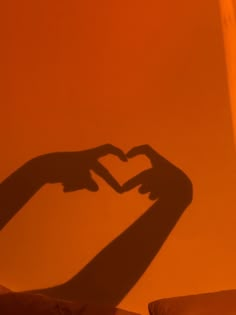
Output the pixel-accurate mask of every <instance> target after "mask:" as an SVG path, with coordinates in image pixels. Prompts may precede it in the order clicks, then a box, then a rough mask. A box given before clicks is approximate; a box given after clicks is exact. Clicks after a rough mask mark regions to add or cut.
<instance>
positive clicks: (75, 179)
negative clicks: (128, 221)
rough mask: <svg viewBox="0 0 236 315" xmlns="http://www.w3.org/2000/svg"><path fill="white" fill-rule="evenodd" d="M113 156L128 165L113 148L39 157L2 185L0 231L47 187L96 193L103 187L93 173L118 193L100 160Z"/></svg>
mask: <svg viewBox="0 0 236 315" xmlns="http://www.w3.org/2000/svg"><path fill="white" fill-rule="evenodd" d="M107 154H112V155H115V156H117V157H118V158H119V159H120V160H122V161H127V157H126V156H125V154H124V153H123V152H122V151H121V150H120V149H118V148H116V147H115V146H113V145H111V144H105V145H102V146H99V147H96V148H93V149H89V150H85V151H78V152H56V153H49V154H45V155H41V156H38V157H36V158H34V159H32V160H30V161H28V162H27V163H25V164H24V165H23V166H22V167H20V168H19V169H17V170H16V171H15V172H14V173H13V174H11V175H10V176H9V177H7V178H6V179H5V180H4V181H3V182H2V183H1V184H0V214H1V215H0V230H1V229H3V228H4V226H6V225H7V224H8V222H9V221H10V220H11V219H12V218H13V217H14V215H16V213H17V212H18V211H19V210H20V209H21V208H22V207H23V206H24V205H25V204H26V202H28V201H29V200H30V199H31V198H32V197H33V195H34V194H35V193H36V192H37V191H38V190H39V189H40V188H41V187H42V186H43V185H45V184H48V183H60V184H62V185H63V190H64V192H71V191H75V190H80V189H87V190H89V191H93V192H96V191H97V190H98V189H99V187H98V185H97V183H96V182H95V181H94V179H93V178H92V176H91V174H90V171H91V170H92V171H94V172H95V173H96V174H97V175H99V176H100V177H102V178H103V179H104V180H105V181H106V182H107V183H108V185H110V186H111V187H112V188H113V189H114V190H115V191H117V192H119V193H121V187H120V184H119V183H118V182H117V180H116V179H115V178H114V177H113V176H112V174H110V173H109V171H108V170H107V169H106V168H105V167H104V166H103V165H102V164H101V163H99V162H98V159H99V158H101V157H103V156H105V155H107Z"/></svg>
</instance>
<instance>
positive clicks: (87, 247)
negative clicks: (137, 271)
mask: <svg viewBox="0 0 236 315" xmlns="http://www.w3.org/2000/svg"><path fill="white" fill-rule="evenodd" d="M0 12H1V13H0V14H1V18H0V21H1V22H0V23H1V31H0V32H1V38H3V41H2V49H1V51H0V56H1V59H0V60H1V72H0V79H1V86H0V89H1V93H0V98H1V107H0V120H1V135H0V137H1V156H0V163H1V165H2V166H1V169H0V176H1V177H0V178H1V179H4V178H5V177H6V176H7V175H9V174H10V173H11V172H13V171H14V170H15V169H16V168H17V167H18V166H20V165H21V164H22V163H24V162H25V161H26V160H29V159H30V158H32V157H34V156H36V155H38V154H42V153H46V152H53V151H60V150H63V151H66V150H82V149H85V148H89V147H93V146H97V145H99V144H102V143H107V142H111V143H113V144H115V145H117V146H119V147H121V148H123V149H124V150H125V151H126V150H128V149H129V148H131V147H132V146H134V145H137V144H142V143H149V144H151V145H152V146H153V147H154V148H155V149H156V150H158V151H159V152H160V153H161V154H163V155H164V156H165V157H166V158H168V159H169V160H171V161H172V162H173V163H174V164H176V165H178V166H179V167H180V168H182V169H183V170H185V172H186V173H187V174H188V175H189V176H190V178H191V179H192V181H193V184H194V201H193V204H192V205H191V206H190V207H189V208H188V209H187V211H186V212H185V214H184V215H183V216H182V218H181V220H180V221H179V222H178V225H177V226H176V228H175V229H174V231H173V232H172V233H171V235H170V237H169V238H168V240H167V241H166V242H165V244H164V246H163V247H162V249H161V251H160V252H159V254H158V255H157V256H156V258H155V259H154V260H153V262H152V263H151V265H150V267H149V268H148V270H147V271H146V272H145V274H144V275H143V277H142V278H141V279H140V280H139V281H138V283H137V284H136V285H135V287H134V288H133V289H132V290H131V291H130V293H129V294H128V295H127V296H126V297H125V298H124V300H123V301H122V303H121V305H120V306H121V307H123V308H127V309H130V310H133V311H137V312H142V313H144V314H145V313H147V303H148V302H149V301H151V300H154V299H157V298H161V297H167V296H174V295H178V294H191V293H198V292H205V291H215V290H221V289H230V288H235V283H236V273H235V264H236V255H235V224H236V214H235V203H236V195H235V184H236V172H235V171H236V169H235V156H234V147H233V131H232V126H231V111H230V102H229V95H228V86H227V77H226V67H225V61H224V60H225V59H224V47H223V38H222V30H221V24H220V23H221V21H220V12H219V8H218V5H217V2H216V1H215V0H214V1H213V0H208V1H205V0H195V1H188V0H178V1H172V3H171V4H170V2H169V1H166V2H165V1H157V0H147V1H145V2H144V1H139V0H130V1H124V0H120V1H109V0H101V1H94V0H88V1H75V0H71V1H62V0H57V1H55V0H50V1H46V0H44V1H29V0H22V1H14V0H9V1H2V3H1V4H0ZM104 163H105V164H106V165H109V167H110V169H111V170H113V172H114V174H116V175H117V177H118V178H119V179H120V180H124V179H125V178H128V177H130V176H131V174H135V173H136V172H137V171H138V170H142V169H143V167H144V166H146V165H147V163H146V161H145V160H143V159H137V161H136V163H135V161H134V162H130V164H129V168H127V167H128V166H127V165H125V166H124V165H123V164H121V163H120V162H119V161H116V160H115V159H113V158H106V159H105V160H104ZM98 181H99V182H100V184H101V185H100V186H101V189H100V191H99V192H98V193H96V194H92V193H89V192H86V191H82V192H81V191H80V192H76V193H71V194H63V193H62V191H61V187H60V186H57V185H55V186H49V185H48V186H45V187H44V188H43V189H42V190H41V191H40V192H39V193H38V194H37V195H36V196H35V197H34V198H33V199H32V200H31V201H30V202H29V203H28V204H27V205H26V206H25V207H24V208H23V209H22V211H21V212H20V213H19V214H17V216H16V217H14V219H13V220H12V221H11V222H10V223H9V224H8V225H7V226H6V227H5V228H4V230H3V231H1V235H0V250H1V259H0V279H1V280H0V282H1V283H2V284H3V285H5V286H9V287H11V288H12V289H15V290H19V291H21V290H29V289H35V288H43V287H48V286H53V285H56V284H59V283H62V282H65V281H66V280H68V279H69V278H70V277H72V276H73V275H74V274H76V273H77V272H78V271H79V270H80V269H81V268H82V267H83V266H85V265H86V264H87V263H88V262H89V261H90V260H91V259H92V258H93V257H94V255H96V253H98V252H99V251H100V250H101V249H102V248H103V247H104V246H106V244H108V243H109V242H110V241H111V240H112V239H114V238H115V237H116V236H117V235H118V234H119V233H120V232H122V231H123V230H124V229H125V228H126V227H128V226H129V225H130V224H131V223H132V222H133V221H134V220H135V219H136V218H138V217H139V216H140V215H141V214H142V213H143V212H145V210H146V209H147V208H148V206H149V205H150V202H149V201H148V200H147V199H146V197H145V196H142V195H139V194H138V193H137V191H136V190H134V191H131V192H129V193H127V194H126V195H122V196H120V195H117V194H116V193H114V192H113V191H112V190H111V189H110V188H109V187H107V186H106V185H105V184H104V183H103V182H102V181H100V180H99V179H98Z"/></svg>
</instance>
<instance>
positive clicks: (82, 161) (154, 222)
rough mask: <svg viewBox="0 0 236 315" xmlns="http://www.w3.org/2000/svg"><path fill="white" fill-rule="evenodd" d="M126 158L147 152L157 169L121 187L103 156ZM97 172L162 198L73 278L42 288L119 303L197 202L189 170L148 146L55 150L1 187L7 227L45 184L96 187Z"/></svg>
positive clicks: (66, 295) (93, 300)
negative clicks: (189, 208)
mask: <svg viewBox="0 0 236 315" xmlns="http://www.w3.org/2000/svg"><path fill="white" fill-rule="evenodd" d="M110 153H111V154H114V155H117V156H118V157H119V158H120V159H121V160H126V159H127V158H128V159H130V158H133V157H135V156H137V155H140V154H142V155H145V156H147V157H148V159H149V160H150V162H151V165H152V167H151V168H149V169H147V170H144V171H142V172H141V173H139V174H137V175H135V176H134V177H132V178H131V179H128V180H127V181H126V182H125V183H124V184H123V185H122V186H121V185H120V184H119V183H118V181H117V180H116V179H115V178H114V176H113V175H112V174H111V173H110V172H109V171H108V170H107V169H106V168H105V167H104V166H103V165H102V164H101V163H99V162H98V159H99V158H101V157H102V156H104V155H106V154H110ZM90 170H93V171H94V172H95V173H97V174H98V175H99V176H101V177H103V179H104V180H105V181H106V182H107V183H108V184H109V185H111V186H112V187H113V188H114V189H115V190H117V191H118V192H119V193H123V192H126V191H129V190H130V189H133V188H134V187H137V186H139V191H140V193H149V198H150V199H152V200H156V199H158V201H156V202H155V203H154V204H153V205H152V206H151V207H150V208H149V209H148V210H147V211H146V212H145V213H144V214H143V215H142V216H141V217H140V218H139V219H137V220H136V221H135V222H134V223H133V224H132V225H131V226H130V227H129V228H128V229H126V230H125V231H124V232H123V233H121V234H120V235H119V236H117V238H116V239H114V240H113V241H112V242H111V243H109V244H108V245H107V246H106V247H105V248H104V249H103V250H102V251H101V252H100V253H98V255H96V256H95V257H94V258H93V259H92V260H91V261H90V262H89V263H88V264H87V265H86V266H85V267H84V268H83V269H82V270H81V271H80V272H79V273H78V274H77V275H75V276H74V277H73V278H72V279H71V280H69V281H68V282H66V283H64V284H61V285H58V286H55V287H52V288H46V289H41V290H34V291H32V292H35V293H43V294H47V295H50V296H52V297H57V298H63V299H69V300H81V301H85V302H89V303H105V304H107V305H111V306H116V305H118V304H119V303H120V302H121V300H122V299H123V298H124V297H125V295H126V294H127V293H128V292H129V290H130V289H131V288H132V287H133V286H134V285H135V283H136V282H137V281H138V279H139V278H140V277H141V276H142V274H143V273H144V272H145V270H146V269H147V267H148V266H149V264H150V263H151V261H152V260H153V259H154V257H155V256H156V254H157V253H158V251H159V250H160V248H161V246H162V245H163V244H164V242H165V240H166V238H167V237H168V235H169V234H170V232H171V231H172V229H173V228H174V226H175V224H176V223H177V221H178V219H179V218H180V216H181V215H182V213H183V212H184V210H185V209H186V207H187V206H188V205H189V204H190V203H191V201H192V184H191V181H190V180H189V178H188V177H187V176H186V174H185V173H184V172H183V171H181V170H180V169H179V168H177V167H176V166H174V165H173V164H172V163H170V162H169V161H168V160H166V159H165V158H163V157H162V156H161V155H159V154H158V153H157V152H155V151H154V150H153V149H152V148H151V147H150V146H148V145H143V146H139V147H135V148H133V149H131V150H130V151H129V152H128V153H127V155H125V154H124V153H123V152H122V151H121V150H120V149H117V148H115V147H113V146H111V145H105V146H101V147H98V148H95V149H90V150H86V151H82V152H60V153H50V154H47V155H44V156H40V157H37V158H35V159H33V160H31V161H29V162H27V163H26V164H25V165H23V166H22V167H21V168H19V169H18V170H16V171H15V172H14V173H13V174H12V175H10V176H9V177H8V178H7V179H6V180H5V181H3V182H2V184H1V187H0V206H1V209H4V211H3V213H1V225H0V227H1V228H3V227H4V226H5V225H6V224H7V223H8V222H9V220H10V219H11V218H12V217H13V216H14V215H15V214H16V213H17V212H18V211H19V210H20V209H21V208H22V206H23V205H24V204H25V203H26V202H27V201H28V200H29V199H30V198H31V197H32V196H33V195H34V194H35V193H36V192H37V191H38V190H39V189H40V188H41V187H42V186H43V185H44V184H45V183H62V184H63V185H64V187H67V188H68V191H73V190H77V189H83V188H86V189H89V190H91V191H97V189H98V186H97V183H96V182H95V181H94V180H93V178H92V177H91V174H90Z"/></svg>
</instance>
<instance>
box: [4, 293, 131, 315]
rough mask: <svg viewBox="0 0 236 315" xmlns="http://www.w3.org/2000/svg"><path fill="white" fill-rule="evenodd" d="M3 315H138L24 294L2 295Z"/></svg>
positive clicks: (111, 308)
mask: <svg viewBox="0 0 236 315" xmlns="http://www.w3.org/2000/svg"><path fill="white" fill-rule="evenodd" d="M0 314H1V315H137V314H134V313H131V312H128V311H125V310H121V309H117V308H115V307H108V306H96V305H90V304H85V303H80V302H70V301H65V300H59V299H54V298H50V297H48V296H45V295H39V294H31V293H24V292H8V293H5V294H1V295H0Z"/></svg>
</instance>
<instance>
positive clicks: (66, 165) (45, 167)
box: [36, 144, 187, 200]
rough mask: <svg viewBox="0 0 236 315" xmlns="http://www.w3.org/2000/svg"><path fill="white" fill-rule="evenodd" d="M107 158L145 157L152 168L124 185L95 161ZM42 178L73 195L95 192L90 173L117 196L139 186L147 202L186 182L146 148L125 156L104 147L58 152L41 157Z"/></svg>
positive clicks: (174, 168)
mask: <svg viewBox="0 0 236 315" xmlns="http://www.w3.org/2000/svg"><path fill="white" fill-rule="evenodd" d="M108 154H112V155H115V156H117V157H118V158H119V159H120V160H121V161H124V162H127V161H128V159H130V158H133V157H135V156H138V155H140V154H142V155H145V156H147V157H148V159H149V160H150V162H151V168H150V169H146V170H144V171H142V172H141V173H139V174H137V175H136V176H134V177H133V178H131V179H129V180H128V181H127V182H126V183H124V184H123V185H120V184H119V182H118V181H117V180H116V178H115V177H114V176H113V175H112V174H111V173H110V171H109V170H108V169H107V168H105V167H104V166H103V165H102V164H101V163H100V162H99V161H98V159H99V158H101V157H104V156H106V155H108ZM36 159H39V160H40V161H41V162H42V163H41V169H42V172H41V173H42V174H45V182H47V183H61V184H62V185H63V190H64V192H72V191H76V190H80V189H87V190H89V191H94V192H95V191H98V189H99V187H98V185H97V183H96V182H95V180H94V179H93V178H92V175H91V171H93V172H94V173H96V174H97V175H99V176H100V177H101V178H103V180H105V181H106V182H107V184H108V185H110V186H111V187H112V188H113V189H114V190H115V191H116V192H118V193H124V192H127V191H129V190H131V189H133V188H135V187H138V186H139V192H140V193H141V194H146V193H149V199H151V200H156V199H158V198H159V197H160V195H163V194H165V193H166V192H167V191H170V190H172V189H173V188H176V187H177V186H179V185H180V184H181V182H182V183H183V181H186V179H187V177H186V175H185V174H184V173H183V172H182V171H181V170H180V169H178V168H177V167H175V166H174V165H173V164H171V163H170V162H169V161H167V160H166V159H165V158H163V157H162V156H161V155H160V154H158V153H157V152H156V151H155V150H154V149H153V148H152V147H150V146H149V145H141V146H137V147H134V148H132V149H131V150H130V151H129V152H128V153H126V154H125V153H124V152H123V151H122V150H121V149H119V148H117V147H115V146H113V145H111V144H105V145H102V146H99V147H96V148H92V149H89V150H84V151H79V152H58V153H49V154H47V155H44V156H40V157H38V158H36Z"/></svg>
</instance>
